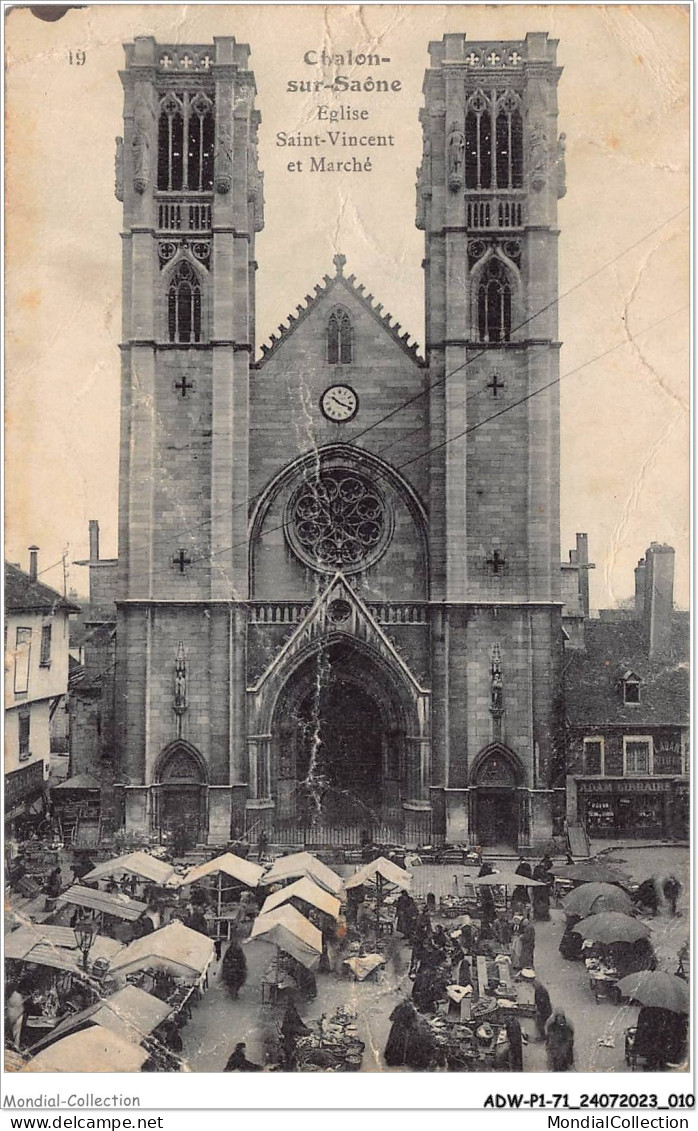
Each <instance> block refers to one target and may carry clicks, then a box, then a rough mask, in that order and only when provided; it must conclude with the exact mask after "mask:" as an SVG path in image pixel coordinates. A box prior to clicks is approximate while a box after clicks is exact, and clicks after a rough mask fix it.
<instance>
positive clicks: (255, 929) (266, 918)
mask: <svg viewBox="0 0 698 1131" xmlns="http://www.w3.org/2000/svg"><path fill="white" fill-rule="evenodd" d="M250 939H261V940H262V941H263V942H271V943H276V945H277V946H278V947H279V949H280V950H283V951H285V952H286V954H290V955H291V956H292V957H293V958H295V959H297V960H298V962H300V963H301V964H302V965H303V966H305V967H306V968H307V969H308V970H314V969H315V967H316V966H317V964H318V963H319V961H320V955H321V954H322V935H321V933H320V931H318V929H317V927H314V926H313V924H312V923H309V922H308V920H307V919H306V918H305V917H304V916H303V915H301V913H300V911H297V910H296V908H295V907H292V906H291V905H290V904H288V903H285V904H284V905H283V907H277V908H276V910H275V911H269V912H267V913H266V914H264V915H258V916H257V918H256V919H255V921H254V923H253V925H252V932H251V934H250Z"/></svg>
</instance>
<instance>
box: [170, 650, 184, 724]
mask: <svg viewBox="0 0 698 1131" xmlns="http://www.w3.org/2000/svg"><path fill="white" fill-rule="evenodd" d="M172 705H173V707H174V710H175V713H176V714H178V715H181V714H182V713H183V712H184V711H186V709H187V658H186V656H185V654H184V643H183V641H181V640H180V642H179V644H178V645H177V656H176V658H175V663H174V688H173V700H172Z"/></svg>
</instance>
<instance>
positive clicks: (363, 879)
mask: <svg viewBox="0 0 698 1131" xmlns="http://www.w3.org/2000/svg"><path fill="white" fill-rule="evenodd" d="M378 876H380V877H381V878H382V879H383V880H385V882H386V883H388V884H394V885H395V886H396V887H399V888H402V889H403V890H404V891H409V889H410V887H411V886H412V873H411V872H407V871H405V869H404V868H399V867H398V865H397V864H394V863H393V861H392V860H386V858H385V856H379V858H378V859H377V860H372V861H371V863H370V864H364V865H363V867H362V868H359V870H358V871H357V872H355V873H354V875H353V876H352V877H351V879H349V880H347V881H346V884H345V887H347V888H357V887H361V885H362V884H375V883H376V881H377V877H378Z"/></svg>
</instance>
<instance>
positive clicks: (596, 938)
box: [572, 911, 652, 944]
mask: <svg viewBox="0 0 698 1131" xmlns="http://www.w3.org/2000/svg"><path fill="white" fill-rule="evenodd" d="M572 930H573V931H574V933H575V934H576V935H581V936H582V938H583V939H589V940H590V941H591V942H599V943H607V944H608V943H618V942H627V943H634V942H637V940H638V939H646V938H648V937H649V936H650V935H651V934H652V931H651V930H650V928H649V927H648V926H647V924H646V923H642V922H641V921H640V920H639V919H632V918H631V916H630V915H624V914H623V913H622V912H620V911H601V912H599V913H598V914H597V915H590V916H589V918H588V919H582V921H581V923H577V925H576V927H573V928H572Z"/></svg>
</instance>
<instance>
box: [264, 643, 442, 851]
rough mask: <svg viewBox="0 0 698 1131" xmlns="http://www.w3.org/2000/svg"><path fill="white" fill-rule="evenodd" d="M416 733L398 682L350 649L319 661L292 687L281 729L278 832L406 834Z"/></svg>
mask: <svg viewBox="0 0 698 1131" xmlns="http://www.w3.org/2000/svg"><path fill="white" fill-rule="evenodd" d="M415 726H416V724H415V720H414V719H412V717H411V712H410V710H409V706H408V704H407V703H406V702H405V701H404V699H403V698H402V697H401V694H400V690H399V688H398V686H397V685H396V680H395V679H393V678H391V675H390V673H389V672H388V671H387V670H386V668H385V666H384V665H382V664H379V663H377V662H376V661H375V660H374V659H373V658H372V657H370V656H369V655H368V654H367V653H366V652H365V651H364V650H361V649H359V648H357V647H356V646H355V645H354V644H353V643H352V642H351V641H350V640H346V641H345V640H339V641H338V640H335V641H334V642H332V643H329V644H328V645H327V646H325V647H323V648H321V649H319V650H317V651H315V652H314V653H313V654H311V655H310V656H309V657H308V658H307V659H306V660H305V661H304V662H303V663H302V664H301V665H300V667H299V668H298V669H297V670H296V671H295V672H294V673H293V674H292V675H291V676H290V678H289V680H288V682H287V683H286V685H285V686H284V688H283V690H282V692H281V694H280V695H279V698H278V701H277V704H276V708H275V710H274V715H273V720H272V728H271V777H272V788H273V793H274V797H275V801H276V814H275V824H276V826H277V828H278V829H279V831H281V832H283V831H289V832H290V831H291V830H292V829H294V828H298V827H300V828H305V829H307V828H309V827H313V826H323V827H326V828H334V829H337V830H344V831H345V832H346V834H347V837H348V838H349V839H357V838H358V837H359V836H360V835H361V833H362V832H368V833H376V832H377V830H378V829H379V828H382V829H384V830H386V829H394V830H395V832H396V834H397V832H398V831H399V830H400V829H401V828H402V823H403V808H402V805H403V802H404V801H405V800H407V798H408V797H409V796H410V785H411V784H412V779H413V778H414V777H415V768H414V766H413V765H412V763H413V762H414V760H415V758H417V759H418V758H419V754H420V751H419V747H418V744H415V743H414V741H411V739H413V738H414V730H415ZM416 772H417V776H418V769H417V771H416ZM350 832H351V833H353V834H354V835H350Z"/></svg>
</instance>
